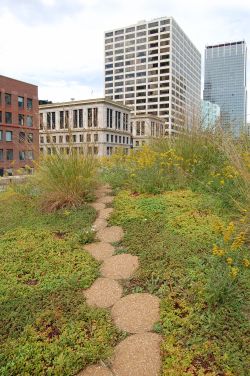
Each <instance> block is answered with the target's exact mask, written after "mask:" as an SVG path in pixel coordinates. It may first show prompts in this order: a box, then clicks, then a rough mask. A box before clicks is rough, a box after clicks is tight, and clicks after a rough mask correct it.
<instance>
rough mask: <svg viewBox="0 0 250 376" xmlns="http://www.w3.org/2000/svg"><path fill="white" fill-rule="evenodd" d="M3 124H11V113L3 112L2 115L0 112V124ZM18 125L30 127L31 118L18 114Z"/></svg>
mask: <svg viewBox="0 0 250 376" xmlns="http://www.w3.org/2000/svg"><path fill="white" fill-rule="evenodd" d="M3 122H4V123H5V124H13V117H12V112H5V115H3V113H2V111H0V124H2V123H3ZM18 125H21V126H27V127H32V126H33V116H31V115H27V116H25V115H23V114H18Z"/></svg>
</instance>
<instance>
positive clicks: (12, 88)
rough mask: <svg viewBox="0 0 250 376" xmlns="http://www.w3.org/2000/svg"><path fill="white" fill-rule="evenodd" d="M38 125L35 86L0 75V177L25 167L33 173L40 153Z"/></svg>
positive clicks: (12, 173)
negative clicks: (35, 161)
mask: <svg viewBox="0 0 250 376" xmlns="http://www.w3.org/2000/svg"><path fill="white" fill-rule="evenodd" d="M38 123H39V114H38V88H37V86H35V85H31V84H28V83H26V82H22V81H18V80H15V79H12V78H8V77H4V76H1V75H0V176H3V175H14V174H15V173H17V170H20V169H23V170H27V169H26V167H27V166H29V167H30V168H31V171H32V169H33V167H34V160H36V159H37V158H38V153H39V125H38ZM28 170H29V169H28Z"/></svg>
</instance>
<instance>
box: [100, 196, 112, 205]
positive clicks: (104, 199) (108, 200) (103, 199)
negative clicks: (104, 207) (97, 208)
mask: <svg viewBox="0 0 250 376" xmlns="http://www.w3.org/2000/svg"><path fill="white" fill-rule="evenodd" d="M113 201H114V196H103V197H100V198H98V200H97V201H96V202H99V203H102V204H110V203H111V202H113Z"/></svg>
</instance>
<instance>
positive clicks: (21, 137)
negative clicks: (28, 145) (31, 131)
mask: <svg viewBox="0 0 250 376" xmlns="http://www.w3.org/2000/svg"><path fill="white" fill-rule="evenodd" d="M24 141H25V133H24V132H19V142H24Z"/></svg>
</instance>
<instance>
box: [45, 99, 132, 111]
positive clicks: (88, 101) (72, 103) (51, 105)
mask: <svg viewBox="0 0 250 376" xmlns="http://www.w3.org/2000/svg"><path fill="white" fill-rule="evenodd" d="M94 103H99V104H100V103H105V104H110V105H112V106H115V107H120V108H122V109H125V110H128V111H131V108H130V107H128V106H125V105H124V104H121V103H118V102H115V101H112V100H111V99H106V98H95V99H82V100H73V101H69V102H56V103H49V104H42V105H40V106H39V109H45V108H55V107H62V106H63V107H72V106H78V105H86V104H87V105H88V104H94Z"/></svg>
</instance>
